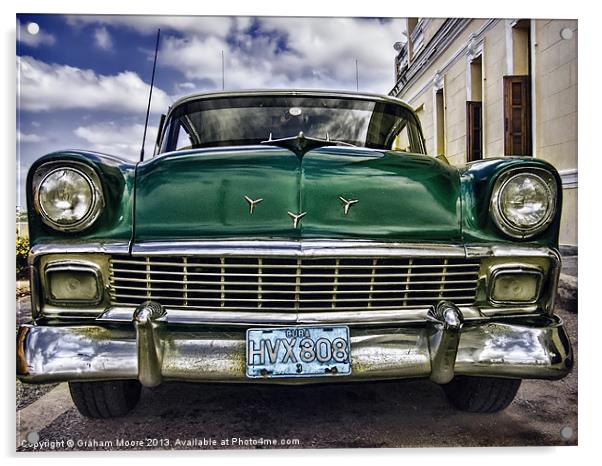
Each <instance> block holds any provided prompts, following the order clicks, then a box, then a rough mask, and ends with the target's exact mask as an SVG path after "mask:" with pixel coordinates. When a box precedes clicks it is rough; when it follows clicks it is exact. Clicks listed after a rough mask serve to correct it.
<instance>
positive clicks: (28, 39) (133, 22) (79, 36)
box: [17, 14, 404, 205]
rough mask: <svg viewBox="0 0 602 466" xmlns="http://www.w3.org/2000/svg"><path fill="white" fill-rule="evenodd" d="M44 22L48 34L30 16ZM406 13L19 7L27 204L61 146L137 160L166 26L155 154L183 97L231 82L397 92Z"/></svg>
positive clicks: (154, 120)
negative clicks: (30, 178)
mask: <svg viewBox="0 0 602 466" xmlns="http://www.w3.org/2000/svg"><path fill="white" fill-rule="evenodd" d="M32 22H33V23H36V24H37V25H38V26H39V31H38V33H37V34H35V35H32V34H31V33H30V32H29V31H28V27H27V26H28V24H29V23H32ZM403 27H404V25H403V21H402V20H401V19H379V18H283V17H279V18H277V17H258V18H251V17H199V16H124V15H120V16H91V15H75V16H64V15H35V14H19V15H17V70H18V80H19V82H18V96H17V170H18V173H17V176H18V179H17V191H18V192H17V205H24V204H25V198H24V186H23V185H24V180H25V176H26V173H27V169H28V168H29V166H30V165H31V163H32V162H33V161H34V160H35V159H36V158H38V157H40V156H42V155H44V154H46V153H49V152H53V151H56V150H61V149H74V148H79V149H89V150H96V151H99V152H105V153H109V154H114V155H119V156H122V157H125V158H129V159H131V160H136V159H137V156H138V153H139V152H140V144H141V140H142V132H143V124H144V116H145V110H146V102H147V98H148V90H149V84H150V76H151V70H152V58H153V52H154V45H155V37H156V32H157V28H161V46H160V52H159V62H158V65H157V73H156V78H155V89H154V91H153V105H152V111H151V116H150V120H149V133H148V136H147V144H146V149H145V151H146V154H147V156H148V155H150V154H152V146H153V143H154V139H155V136H156V126H157V124H158V119H159V115H160V114H161V113H163V112H165V111H166V109H167V107H168V106H169V105H170V104H171V103H172V102H173V101H174V100H175V99H177V98H178V97H181V96H182V95H186V94H189V93H191V92H204V91H214V90H221V87H222V73H221V52H222V50H223V51H224V59H225V88H226V90H229V89H249V88H294V87H299V88H324V89H349V90H355V86H356V80H355V79H356V78H355V60H356V59H357V60H358V64H359V88H360V90H361V91H367V92H377V93H383V94H386V93H387V92H388V91H389V90H390V89H391V87H393V84H394V82H393V81H394V72H393V58H394V55H395V51H394V50H393V43H394V42H396V41H398V40H400V38H401V34H402V32H403Z"/></svg>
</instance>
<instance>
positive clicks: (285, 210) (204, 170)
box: [134, 146, 461, 242]
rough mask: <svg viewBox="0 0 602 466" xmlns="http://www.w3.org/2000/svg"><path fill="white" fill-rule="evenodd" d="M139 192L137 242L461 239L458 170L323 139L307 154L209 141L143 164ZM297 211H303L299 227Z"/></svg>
mask: <svg viewBox="0 0 602 466" xmlns="http://www.w3.org/2000/svg"><path fill="white" fill-rule="evenodd" d="M135 191H136V192H135V222H134V240H135V241H136V242H143V241H172V240H195V239H205V238H236V237H245V238H289V239H290V238H301V237H306V238H362V239H390V240H408V241H450V240H459V239H460V238H461V228H460V223H461V222H460V220H461V219H460V210H461V209H460V183H459V175H458V172H457V170H455V169H454V168H452V167H450V166H448V165H445V164H443V163H441V162H439V161H437V160H436V159H434V158H432V157H428V156H423V155H412V154H400V153H395V152H387V151H377V150H372V149H362V148H350V147H323V148H319V149H315V150H312V151H310V152H307V153H306V154H305V155H304V157H303V158H302V159H301V160H300V159H299V158H298V157H297V156H296V155H295V154H294V153H293V152H291V151H289V150H287V149H283V148H278V147H272V146H252V147H250V146H249V147H237V148H220V149H199V150H191V151H183V152H177V153H170V154H165V155H162V156H159V157H156V158H154V159H152V160H150V161H148V162H145V163H142V164H140V165H139V166H138V168H137V173H136V189H135ZM341 198H342V199H341ZM258 199H262V200H261V201H258V202H257V203H255V205H254V208H253V210H252V212H251V206H250V201H257V200H258ZM345 201H352V202H351V203H350V206H349V208H348V210H347V213H345ZM353 201H357V202H353ZM303 214H304V215H303ZM293 215H303V216H302V217H300V218H299V220H298V222H297V225H296V227H295V225H294V219H293Z"/></svg>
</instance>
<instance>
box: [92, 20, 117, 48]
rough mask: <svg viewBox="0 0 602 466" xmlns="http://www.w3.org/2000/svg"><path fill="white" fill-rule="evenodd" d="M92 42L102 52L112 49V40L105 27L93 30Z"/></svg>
mask: <svg viewBox="0 0 602 466" xmlns="http://www.w3.org/2000/svg"><path fill="white" fill-rule="evenodd" d="M94 42H95V43H96V46H97V47H98V48H100V49H102V50H111V49H112V48H113V39H112V38H111V34H110V33H109V31H108V30H107V28H106V27H104V26H102V27H99V28H96V29H95V30H94Z"/></svg>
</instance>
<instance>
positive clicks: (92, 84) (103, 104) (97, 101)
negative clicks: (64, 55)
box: [17, 56, 171, 115]
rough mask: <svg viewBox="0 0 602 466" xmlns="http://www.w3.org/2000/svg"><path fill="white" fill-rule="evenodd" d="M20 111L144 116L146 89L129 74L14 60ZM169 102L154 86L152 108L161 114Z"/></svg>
mask: <svg viewBox="0 0 602 466" xmlns="http://www.w3.org/2000/svg"><path fill="white" fill-rule="evenodd" d="M17 63H18V67H19V87H20V89H19V101H18V106H19V108H20V109H21V110H28V111H33V112H40V111H50V110H65V109H93V110H106V111H113V112H125V113H137V114H141V115H142V114H144V113H145V112H146V105H147V102H148V93H149V89H150V86H149V85H148V84H147V83H145V82H144V81H142V79H140V77H139V76H138V75H137V74H136V73H134V72H133V71H123V72H121V73H118V74H116V75H111V76H106V75H101V74H96V73H95V72H94V71H93V70H86V69H81V68H76V67H73V66H68V65H58V64H48V63H45V62H43V61H40V60H36V59H35V58H32V57H28V56H23V57H17ZM170 102H171V99H170V98H169V97H168V96H167V94H166V93H165V92H164V91H163V90H161V89H159V88H157V87H155V89H154V90H153V106H152V109H153V110H154V111H157V112H161V111H164V110H165V109H166V108H167V107H168V105H169V104H170Z"/></svg>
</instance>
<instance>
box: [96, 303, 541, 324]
mask: <svg viewBox="0 0 602 466" xmlns="http://www.w3.org/2000/svg"><path fill="white" fill-rule="evenodd" d="M459 308H460V310H461V311H462V313H463V314H464V316H465V318H466V319H467V320H471V319H482V318H483V317H484V315H483V314H482V313H481V312H480V310H479V309H478V308H477V307H475V306H459ZM520 309H521V310H522V309H524V308H520ZM135 310H136V307H135V306H131V307H129V306H128V307H126V306H123V307H122V306H120V307H113V308H110V309H108V310H107V311H105V312H103V313H102V314H101V315H100V316H99V317H97V318H96V320H97V321H99V322H131V321H132V318H133V315H134V312H135ZM430 310H431V307H430V306H425V307H421V308H406V309H392V310H374V309H367V310H365V311H337V312H329V311H328V312H300V313H296V312H263V311H262V312H253V311H246V312H243V311H223V310H215V311H200V310H192V309H191V310H181V309H172V308H169V307H167V308H165V314H164V316H163V317H162V318H161V319H159V320H161V321H162V322H165V323H168V324H190V325H214V324H219V325H232V326H246V325H287V324H288V325H290V324H345V325H350V326H355V325H365V324H370V325H373V324H395V323H410V322H426V321H428V320H430V317H429V313H430ZM516 310H517V309H516V308H515V311H516ZM532 310H533V309H532Z"/></svg>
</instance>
